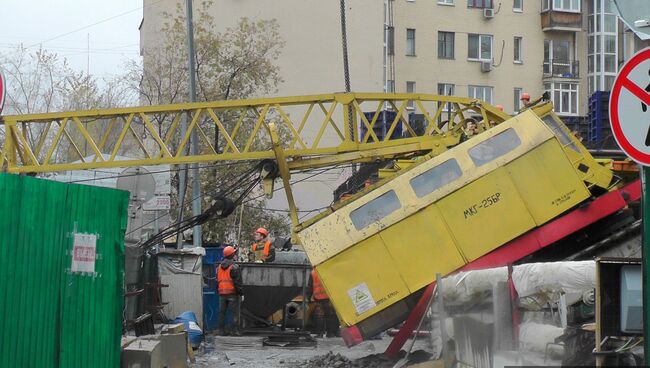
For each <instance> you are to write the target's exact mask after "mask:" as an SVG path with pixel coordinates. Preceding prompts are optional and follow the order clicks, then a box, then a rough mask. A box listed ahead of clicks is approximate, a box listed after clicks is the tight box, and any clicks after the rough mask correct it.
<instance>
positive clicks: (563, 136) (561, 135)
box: [542, 115, 580, 153]
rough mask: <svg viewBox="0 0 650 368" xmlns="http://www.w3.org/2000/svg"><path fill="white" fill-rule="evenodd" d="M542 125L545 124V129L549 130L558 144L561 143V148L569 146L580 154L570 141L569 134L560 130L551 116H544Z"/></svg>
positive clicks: (576, 146) (574, 144)
mask: <svg viewBox="0 0 650 368" xmlns="http://www.w3.org/2000/svg"><path fill="white" fill-rule="evenodd" d="M542 121H544V123H545V124H546V126H547V127H549V128H551V130H552V131H553V134H555V136H556V137H557V139H559V140H560V143H562V145H563V146H569V147H571V149H572V150H574V151H576V152H578V153H580V149H579V148H578V145H576V143H575V142H574V141H573V139H571V136H570V135H569V133H567V132H566V130H564V129H562V127H561V126H560V124H559V123H558V122H557V121H556V120H555V119H554V118H553V116H551V115H546V116H544V118H543V119H542Z"/></svg>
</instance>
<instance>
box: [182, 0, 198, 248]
mask: <svg viewBox="0 0 650 368" xmlns="http://www.w3.org/2000/svg"><path fill="white" fill-rule="evenodd" d="M185 10H186V19H187V53H188V74H189V78H188V81H189V99H190V102H196V62H195V60H194V25H193V23H194V22H193V16H192V0H186V1H185ZM188 120H189V114H186V115H185V116H184V119H183V120H182V121H181V132H182V134H183V135H184V134H185V133H186V132H187V122H188ZM190 140H191V144H190V155H192V156H196V155H198V153H199V141H198V137H197V133H196V129H194V130H192V136H191V138H190ZM191 167H192V216H197V215H200V214H201V182H200V174H199V165H198V164H197V163H193V164H192V165H191ZM179 179H180V180H179V205H180V206H181V207H180V210H179V220H182V219H183V204H184V199H185V191H186V186H187V165H181V170H180V178H179ZM177 236H178V242H177V244H178V245H182V240H181V238H182V234H178V235H177ZM201 236H202V235H201V226H200V225H197V226H194V229H193V236H192V238H193V246H194V247H200V246H201V245H202V244H201Z"/></svg>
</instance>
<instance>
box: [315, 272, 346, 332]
mask: <svg viewBox="0 0 650 368" xmlns="http://www.w3.org/2000/svg"><path fill="white" fill-rule="evenodd" d="M311 283H312V287H311V291H312V293H311V296H312V299H313V300H314V311H313V314H312V316H313V323H314V333H315V334H316V335H317V336H319V337H320V336H323V334H325V333H326V336H327V337H336V336H340V332H339V326H340V322H339V319H338V317H337V316H336V311H335V310H334V307H333V306H332V302H330V298H329V296H328V295H327V292H326V291H325V287H324V286H323V283H322V282H321V281H320V278H319V277H318V274H317V273H316V270H315V269H312V271H311Z"/></svg>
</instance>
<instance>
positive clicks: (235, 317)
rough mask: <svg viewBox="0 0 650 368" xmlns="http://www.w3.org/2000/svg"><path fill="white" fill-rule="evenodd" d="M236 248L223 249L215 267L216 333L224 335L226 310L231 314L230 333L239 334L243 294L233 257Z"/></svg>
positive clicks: (239, 274)
mask: <svg viewBox="0 0 650 368" xmlns="http://www.w3.org/2000/svg"><path fill="white" fill-rule="evenodd" d="M236 252H237V250H236V249H235V248H233V247H231V246H227V247H225V248H224V249H223V257H224V258H223V260H222V261H221V264H220V265H219V266H218V267H217V288H218V291H219V323H218V329H217V335H225V333H226V331H225V324H226V312H227V311H228V308H230V311H231V314H232V332H231V333H232V335H235V336H239V335H241V333H240V332H239V313H240V307H241V301H240V297H241V296H242V295H243V290H242V286H241V284H242V279H241V273H240V272H239V267H238V266H237V264H236V263H235V260H234V257H235V253H236Z"/></svg>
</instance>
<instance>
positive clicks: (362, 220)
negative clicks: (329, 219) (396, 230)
mask: <svg viewBox="0 0 650 368" xmlns="http://www.w3.org/2000/svg"><path fill="white" fill-rule="evenodd" d="M400 207H402V204H401V203H400V201H399V198H397V194H395V191H394V190H390V191H388V192H386V193H384V194H382V195H380V196H379V197H377V198H375V199H373V200H372V201H370V202H368V203H366V204H364V205H363V206H361V207H359V208H357V209H356V210H354V211H352V212H351V213H350V219H351V220H352V223H353V224H354V227H356V228H357V230H361V229H363V228H365V227H366V226H368V225H370V224H372V223H373V222H377V221H379V220H381V219H383V218H384V217H386V216H388V215H390V214H391V213H393V212H395V211H396V210H397V209H399V208H400Z"/></svg>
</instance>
